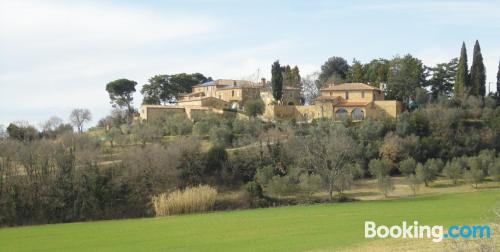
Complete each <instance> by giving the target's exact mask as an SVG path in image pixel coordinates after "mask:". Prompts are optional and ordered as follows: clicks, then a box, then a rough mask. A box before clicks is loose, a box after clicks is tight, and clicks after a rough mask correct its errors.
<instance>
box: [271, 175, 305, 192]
mask: <svg viewBox="0 0 500 252" xmlns="http://www.w3.org/2000/svg"><path fill="white" fill-rule="evenodd" d="M298 189H299V187H298V180H297V178H296V177H295V176H292V175H285V176H273V177H272V178H271V180H269V182H268V184H267V190H268V191H269V192H271V193H273V194H276V195H291V194H293V193H296V192H297V190H298Z"/></svg>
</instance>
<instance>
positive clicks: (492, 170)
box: [488, 157, 500, 181]
mask: <svg viewBox="0 0 500 252" xmlns="http://www.w3.org/2000/svg"><path fill="white" fill-rule="evenodd" d="M488 174H489V175H490V176H491V177H493V179H494V180H496V181H500V157H497V158H496V159H495V161H494V162H493V163H491V164H490V166H489V167H488Z"/></svg>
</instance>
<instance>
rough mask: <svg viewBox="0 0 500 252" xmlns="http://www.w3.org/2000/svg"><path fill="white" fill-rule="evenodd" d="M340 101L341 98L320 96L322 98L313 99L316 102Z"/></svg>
mask: <svg viewBox="0 0 500 252" xmlns="http://www.w3.org/2000/svg"><path fill="white" fill-rule="evenodd" d="M340 99H342V97H340V96H328V95H322V96H318V97H316V99H314V100H316V101H325V100H332V101H333V100H340Z"/></svg>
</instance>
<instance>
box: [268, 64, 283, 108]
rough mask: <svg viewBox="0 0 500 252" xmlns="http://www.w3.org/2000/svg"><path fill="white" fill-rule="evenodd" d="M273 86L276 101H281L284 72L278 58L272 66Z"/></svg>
mask: <svg viewBox="0 0 500 252" xmlns="http://www.w3.org/2000/svg"><path fill="white" fill-rule="evenodd" d="M271 88H272V89H273V97H274V99H275V100H276V101H281V98H282V97H283V74H282V73H281V66H280V62H279V61H278V60H277V61H275V62H274V63H273V66H272V68H271Z"/></svg>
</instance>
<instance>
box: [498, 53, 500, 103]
mask: <svg viewBox="0 0 500 252" xmlns="http://www.w3.org/2000/svg"><path fill="white" fill-rule="evenodd" d="M497 99H498V100H500V60H499V61H498V72H497Z"/></svg>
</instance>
